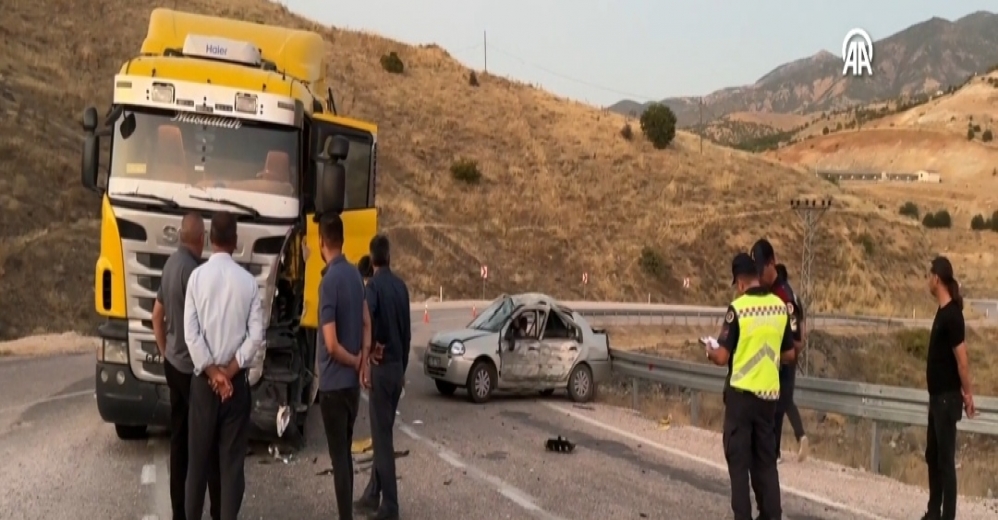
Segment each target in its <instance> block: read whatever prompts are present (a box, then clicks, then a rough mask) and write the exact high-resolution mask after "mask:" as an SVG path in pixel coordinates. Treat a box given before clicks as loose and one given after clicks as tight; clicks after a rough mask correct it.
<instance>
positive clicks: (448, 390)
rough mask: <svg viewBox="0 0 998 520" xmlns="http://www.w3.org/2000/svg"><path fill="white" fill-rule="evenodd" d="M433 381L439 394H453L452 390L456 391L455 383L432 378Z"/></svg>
mask: <svg viewBox="0 0 998 520" xmlns="http://www.w3.org/2000/svg"><path fill="white" fill-rule="evenodd" d="M433 382H434V383H436V385H437V392H440V395H454V392H456V391H457V385H455V384H454V383H448V382H447V381H441V380H439V379H434V380H433Z"/></svg>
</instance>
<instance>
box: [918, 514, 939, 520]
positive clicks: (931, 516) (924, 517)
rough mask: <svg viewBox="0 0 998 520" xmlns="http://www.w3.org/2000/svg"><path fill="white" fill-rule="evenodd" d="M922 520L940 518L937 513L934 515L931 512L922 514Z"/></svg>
mask: <svg viewBox="0 0 998 520" xmlns="http://www.w3.org/2000/svg"><path fill="white" fill-rule="evenodd" d="M922 520H940V517H939V515H934V514H932V513H925V514H924V515H922Z"/></svg>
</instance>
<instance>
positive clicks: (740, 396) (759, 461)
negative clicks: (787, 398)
mask: <svg viewBox="0 0 998 520" xmlns="http://www.w3.org/2000/svg"><path fill="white" fill-rule="evenodd" d="M724 393H725V407H724V434H723V438H724V457H725V459H727V461H728V475H729V477H730V478H731V511H732V512H734V514H735V520H752V499H751V497H750V496H749V489H750V486H749V478H750V476H751V482H752V484H753V486H752V487H754V488H755V489H756V500H757V501H758V502H759V511H760V512H764V518H767V519H769V520H780V519H781V518H782V515H783V509H782V506H781V505H780V475H779V472H778V470H777V468H776V446H775V445H774V443H775V441H776V438H775V436H774V435H773V421H774V418H775V416H776V401H765V400H762V399H759V398H758V397H756V396H754V395H751V394H748V393H745V392H740V391H738V390H734V389H732V388H727V389H725V391H724Z"/></svg>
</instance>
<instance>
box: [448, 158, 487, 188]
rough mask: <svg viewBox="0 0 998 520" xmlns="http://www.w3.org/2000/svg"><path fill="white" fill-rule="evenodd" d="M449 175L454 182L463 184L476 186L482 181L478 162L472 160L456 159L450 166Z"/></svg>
mask: <svg viewBox="0 0 998 520" xmlns="http://www.w3.org/2000/svg"><path fill="white" fill-rule="evenodd" d="M450 175H451V177H453V178H454V180H456V181H459V182H463V183H465V184H478V183H479V182H480V181H481V180H482V172H481V171H479V169H478V161H475V160H474V159H458V160H457V161H454V164H451V165H450Z"/></svg>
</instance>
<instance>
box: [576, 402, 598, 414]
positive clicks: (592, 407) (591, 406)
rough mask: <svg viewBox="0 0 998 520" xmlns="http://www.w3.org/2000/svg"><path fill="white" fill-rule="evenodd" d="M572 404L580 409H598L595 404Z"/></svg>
mask: <svg viewBox="0 0 998 520" xmlns="http://www.w3.org/2000/svg"><path fill="white" fill-rule="evenodd" d="M572 406H574V407H575V408H578V409H579V410H589V411H590V412H592V411H595V410H596V407H595V406H593V405H591V404H575V405H572Z"/></svg>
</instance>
